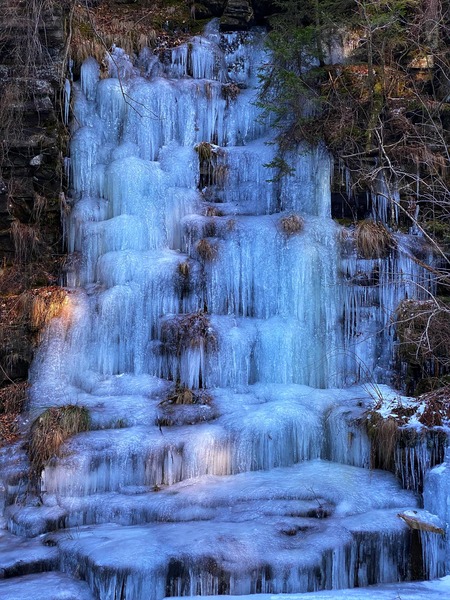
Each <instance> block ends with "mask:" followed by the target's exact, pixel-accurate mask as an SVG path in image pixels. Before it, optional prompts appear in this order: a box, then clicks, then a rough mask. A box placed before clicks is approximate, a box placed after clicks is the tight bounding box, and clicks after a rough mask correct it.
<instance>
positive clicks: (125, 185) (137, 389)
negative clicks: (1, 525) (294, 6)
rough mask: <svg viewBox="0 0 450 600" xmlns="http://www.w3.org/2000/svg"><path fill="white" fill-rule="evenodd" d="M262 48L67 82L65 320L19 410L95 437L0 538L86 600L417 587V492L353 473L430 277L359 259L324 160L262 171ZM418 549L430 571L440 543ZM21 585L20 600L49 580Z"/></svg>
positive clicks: (384, 476)
mask: <svg viewBox="0 0 450 600" xmlns="http://www.w3.org/2000/svg"><path fill="white" fill-rule="evenodd" d="M263 38H264V32H263V31H262V30H258V29H255V30H252V31H250V32H240V33H219V31H218V29H217V27H216V26H215V25H214V24H213V25H210V26H209V27H208V28H207V30H206V32H205V34H204V35H202V36H196V37H194V38H192V39H191V40H189V42H186V43H184V44H181V45H180V46H178V47H177V48H174V49H173V50H171V51H170V52H168V51H166V52H165V53H164V60H160V59H161V56H159V55H158V54H157V53H153V52H152V51H150V50H148V49H145V50H143V51H142V53H141V55H140V56H139V57H137V58H136V60H133V61H132V60H130V59H129V58H128V57H127V55H126V54H125V53H124V52H123V51H122V50H120V49H118V48H116V49H115V50H114V53H113V60H111V61H110V70H109V76H108V77H107V78H103V79H101V78H100V70H99V65H98V64H97V62H96V61H95V60H94V59H92V58H90V59H88V60H86V61H85V62H84V63H83V65H82V68H81V80H80V82H78V83H75V84H74V85H73V89H72V91H70V88H67V89H66V96H67V98H70V96H72V102H73V116H74V118H73V120H72V141H71V151H70V161H69V162H70V204H71V207H70V208H71V210H70V213H69V214H68V215H67V217H66V219H65V235H66V239H67V246H68V249H69V253H70V255H69V260H68V262H67V268H66V274H65V276H66V285H67V288H66V289H67V306H66V307H65V310H64V313H62V314H61V315H60V316H59V317H57V318H55V319H53V321H52V322H51V324H50V325H49V327H48V329H47V330H46V332H45V334H44V336H43V339H42V343H41V347H40V350H39V353H38V355H37V357H36V359H35V361H34V366H33V372H32V387H31V400H30V414H31V418H36V417H37V416H39V415H40V414H41V413H42V412H43V411H44V410H45V409H46V408H48V407H49V406H59V407H64V406H67V405H70V404H75V405H78V406H84V407H86V408H87V409H88V410H89V413H90V430H89V431H87V432H85V433H81V434H79V435H77V436H75V437H74V438H73V439H71V440H70V441H68V442H67V443H66V444H65V445H64V447H63V449H62V451H61V452H60V456H58V457H57V458H56V457H55V458H54V459H52V460H51V461H50V462H49V464H48V465H47V466H46V468H45V469H44V471H43V473H42V478H41V489H40V502H39V503H37V502H36V503H35V504H30V505H28V506H26V507H23V506H19V505H18V504H14V501H13V499H14V497H15V495H17V493H18V491H17V488H14V487H10V488H9V489H8V490H7V491H5V494H4V496H5V504H6V506H7V508H6V511H5V516H6V519H7V524H8V529H9V534H8V535H10V536H11V538H14V539H16V536H22V537H23V538H30V539H29V542H28V543H29V544H30V548H31V550H30V552H31V551H33V552H36V553H38V550H37V548H40V547H41V546H39V544H40V541H41V540H42V541H44V542H45V552H44V551H42V550H39V552H41V553H42V552H43V554H42V557H41V554H39V557H41V558H39V557H38V558H36V561H38V563H39V565H41V567H40V570H43V571H47V570H51V569H54V570H59V571H62V572H63V573H62V574H61V578H66V577H71V576H73V577H74V578H80V579H81V580H83V581H84V582H86V584H87V586H88V587H80V591H79V592H78V593H79V597H80V598H88V597H90V594H92V597H93V598H96V599H99V600H111V599H112V598H115V599H117V600H143V599H144V598H145V600H149V599H151V600H160V599H161V598H163V597H165V596H180V595H183V596H191V595H197V594H200V595H213V594H239V595H242V594H255V593H270V594H276V593H300V592H308V591H316V590H322V589H340V588H348V587H359V588H362V587H365V586H368V585H371V584H380V583H391V582H398V581H407V580H410V579H411V578H413V577H414V576H416V575H417V573H415V572H414V566H413V565H412V564H411V552H412V548H413V547H414V545H417V544H418V538H417V536H415V535H414V534H412V533H411V530H410V529H409V528H408V527H407V525H406V524H405V523H404V522H403V521H402V520H401V519H399V518H398V516H397V515H398V513H399V512H400V511H402V510H406V509H415V508H417V506H418V503H419V500H418V498H417V496H416V495H415V494H414V493H413V492H411V491H406V490H403V489H402V488H401V485H400V483H399V482H398V481H397V480H396V479H395V477H394V476H393V475H392V474H390V473H387V472H382V471H377V470H371V469H370V468H369V467H370V441H369V439H368V437H367V434H366V432H365V429H364V428H363V427H361V426H359V425H358V423H359V421H361V420H362V416H363V414H364V411H365V410H366V409H367V407H368V406H369V404H371V403H372V401H373V398H372V397H371V394H370V388H367V387H364V386H361V385H360V383H361V381H363V380H364V377H365V376H366V375H367V372H370V373H373V374H374V375H373V377H375V378H376V379H377V380H378V381H379V382H381V385H380V386H379V387H378V388H377V389H378V390H381V391H382V390H383V388H384V386H383V385H382V384H383V383H384V382H385V380H386V379H387V378H388V377H387V373H388V370H389V368H390V361H391V359H392V352H391V350H392V332H391V331H390V330H389V326H390V322H389V315H390V314H392V311H393V310H394V309H395V306H396V304H397V303H398V301H399V300H400V299H401V298H403V297H421V296H420V294H426V293H427V290H432V289H433V285H434V284H433V281H432V279H431V277H429V276H427V275H426V274H425V271H423V270H421V267H419V266H417V264H416V262H415V261H414V260H412V259H411V256H410V253H409V252H408V248H407V247H406V246H405V244H406V242H404V240H403V239H402V236H400V235H399V236H398V244H397V249H396V250H395V252H393V253H392V255H391V256H390V258H387V259H375V260H373V261H367V260H366V261H363V260H361V259H360V258H358V257H357V256H356V253H355V252H354V248H353V249H352V247H351V246H349V245H348V243H347V242H345V241H344V242H343V240H342V232H341V228H340V227H339V226H338V225H337V224H336V223H335V222H334V221H333V220H332V219H331V215H330V177H331V160H330V157H329V155H328V154H327V152H326V150H325V148H323V147H322V146H320V145H319V146H318V147H317V148H315V149H308V148H306V147H302V148H299V149H298V151H297V152H292V153H291V155H290V156H288V160H289V161H290V163H291V165H292V169H293V174H292V176H290V177H287V178H284V179H281V180H278V178H277V176H276V175H277V173H276V172H275V171H274V169H271V168H268V167H266V166H264V165H267V164H268V163H270V162H271V161H272V160H273V158H274V156H275V152H276V149H275V147H274V145H273V144H270V142H271V141H272V140H273V137H274V133H273V131H272V130H271V127H270V122H269V121H268V120H266V121H264V120H262V118H261V116H260V114H259V109H258V107H257V103H256V98H257V87H258V69H259V67H260V66H261V65H262V64H263V63H264V62H265V61H267V60H268V56H267V54H266V50H265V48H264V44H263ZM268 142H269V143H268ZM394 271H397V272H400V273H402V275H399V276H397V277H394V276H393V272H394ZM374 273H376V278H377V285H376V286H370V285H368V284H367V282H366V281H365V280H364V281H362V280H363V279H364V278H366V279H369V278H372V279H373V278H374V277H375V275H374ZM394 279H395V281H394ZM419 289H420V290H421V291H420V292H419V291H418V290H419ZM361 365H363V367H362V366H361ZM358 382H359V384H358ZM355 383H356V385H353V386H352V387H349V388H345V386H346V385H347V384H355ZM372 383H373V382H372ZM434 476H436V475H434ZM49 532H52V533H49ZM5 535H6V534H5ZM8 539H9V538H8ZM21 539H22V538H21ZM24 543H25V542H24ZM423 545H424V563H425V564H426V565H428V567H427V568H428V572H429V574H431V576H433V577H439V576H442V575H443V574H444V572H445V560H442V559H441V558H439V559H438V558H436V559H434V558H433V556H434V554H436V553H438V554H439V553H441V554H442V549H441V548H440V547H439V548H438V547H437V546H436V545H433V544H432V543H431V542H430V543H428V542H427V543H425V542H424V544H423ZM11 547H14V548H15V546H11ZM428 550H429V553H428V554H427V552H428ZM433 553H434V554H433ZM10 555H11V558H10V561H11V565H12V566H11V569H13V568H14V565H16V563H17V561H18V560H19V559H18V557H19V555H20V549H19V550H17V551H16V554H14V551H13V550H11V553H10ZM8 556H9V555H8ZM36 556H38V554H36ZM430 556H431V558H430ZM439 556H440V554H439ZM447 559H448V557H447ZM39 561H41V562H39ZM45 561H46V562H45ZM430 561H431V562H432V563H433V564H432V566H430ZM8 564H9V563H8ZM42 565H45V566H42ZM38 570H39V569H38ZM11 572H13V571H11ZM27 577H29V579H27V580H26V581H24V583H23V585H24V588H23V589H26V590H28V591H27V593H28V594H30V597H32V596H34V594H33V592H32V589H33V585H36V586H38V585H39V583H38V582H39V581H41V582H42V585H44V586H45V585H48V586H50V587H49V589H52V588H51V585H54V586H56V585H59V583H58V584H57V583H56V582H57V581H59V580H58V579H57V576H56V574H55V577H50V576H42V579H41V580H40V579H39V577H38V576H35V579H33V577H32V576H31V575H30V576H28V575H27ZM35 581H36V583H34V582H35ZM61 581H63V579H62V580H61ZM71 581H72V580H71ZM49 582H50V583H49ZM52 582H53V583H52ZM71 585H72V584H71ZM77 585H78V583H77ZM83 585H84V584H83ZM1 586H2V584H1V583H0V595H1V589H2V587H1ZM73 586H74V589H75V587H76V585H75V582H74V583H73ZM6 589H10V588H6V587H5V590H6ZM29 590H31V591H29ZM74 593H75V592H74ZM36 597H37V596H36ZM39 597H40V596H39ZM77 597H78V596H77Z"/></svg>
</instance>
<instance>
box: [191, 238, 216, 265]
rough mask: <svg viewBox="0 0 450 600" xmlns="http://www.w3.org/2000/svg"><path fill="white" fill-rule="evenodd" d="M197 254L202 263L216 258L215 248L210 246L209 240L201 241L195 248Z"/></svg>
mask: <svg viewBox="0 0 450 600" xmlns="http://www.w3.org/2000/svg"><path fill="white" fill-rule="evenodd" d="M196 250H197V254H198V255H199V256H200V258H201V259H202V260H204V261H207V262H210V261H212V260H214V259H215V258H216V257H217V246H215V245H214V244H211V242H210V241H209V240H206V239H202V240H200V241H199V242H198V243H197V246H196Z"/></svg>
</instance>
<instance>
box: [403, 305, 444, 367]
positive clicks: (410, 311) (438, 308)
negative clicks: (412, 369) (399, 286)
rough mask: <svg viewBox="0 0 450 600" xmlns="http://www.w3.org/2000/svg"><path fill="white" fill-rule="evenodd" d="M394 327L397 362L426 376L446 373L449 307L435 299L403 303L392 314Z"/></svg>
mask: <svg viewBox="0 0 450 600" xmlns="http://www.w3.org/2000/svg"><path fill="white" fill-rule="evenodd" d="M395 326H396V332H397V338H398V342H399V343H398V348H397V352H398V355H399V357H400V359H401V360H403V361H405V362H407V363H409V364H414V365H418V366H420V367H421V368H422V369H423V371H424V373H427V374H428V376H430V375H437V376H439V375H441V376H442V375H445V374H446V373H448V372H449V370H450V307H449V306H448V305H447V304H445V303H443V302H441V301H440V300H439V299H437V298H435V299H433V300H424V301H419V300H403V302H401V303H400V304H399V306H398V308H397V311H396V318H395ZM427 362H428V363H429V364H428V365H427V364H426V363H427Z"/></svg>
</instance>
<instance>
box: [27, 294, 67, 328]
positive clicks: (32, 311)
mask: <svg viewBox="0 0 450 600" xmlns="http://www.w3.org/2000/svg"><path fill="white" fill-rule="evenodd" d="M21 304H22V308H23V313H24V314H28V315H29V324H30V327H31V329H32V330H33V331H40V330H41V329H42V328H43V327H45V326H46V325H48V323H50V321H51V320H52V319H53V318H54V317H58V316H59V315H61V313H62V311H63V310H64V308H65V307H66V306H67V304H68V293H67V291H66V290H64V289H62V288H60V287H57V286H49V287H44V288H37V289H34V290H28V291H27V292H25V293H23V294H22V296H21Z"/></svg>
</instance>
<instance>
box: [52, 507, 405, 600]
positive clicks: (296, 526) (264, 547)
mask: <svg viewBox="0 0 450 600" xmlns="http://www.w3.org/2000/svg"><path fill="white" fill-rule="evenodd" d="M405 528H406V526H405V525H404V524H403V523H402V522H401V521H400V519H398V517H397V516H396V514H395V512H392V511H389V510H382V511H374V512H370V513H367V514H366V515H364V517H363V518H362V517H361V515H359V516H358V519H357V520H355V519H354V518H352V517H350V518H345V517H344V518H342V519H340V520H339V521H332V522H330V521H329V520H327V519H323V520H317V519H313V520H312V519H309V520H308V519H301V518H298V517H292V516H280V515H277V516H276V517H268V516H267V515H258V514H254V513H253V514H252V515H251V516H250V518H249V520H246V521H244V522H243V521H242V519H239V517H238V518H233V517H232V516H230V517H229V518H228V519H227V516H224V517H223V518H222V519H221V520H216V521H209V522H208V523H201V524H199V523H179V522H178V523H157V524H153V525H145V526H137V527H121V526H117V525H111V524H109V525H99V526H93V527H86V528H84V527H83V528H79V529H77V530H76V535H75V536H73V537H71V536H68V535H67V534H64V533H63V532H62V533H61V534H51V535H50V538H49V539H51V540H52V542H56V544H57V545H58V548H59V550H60V553H61V564H62V568H63V570H64V571H66V572H69V573H74V572H76V573H77V574H78V575H79V576H81V577H82V578H84V579H86V580H87V581H88V583H89V584H90V587H91V588H92V589H95V590H96V592H97V594H98V598H99V600H109V599H110V598H112V597H113V593H114V591H115V590H126V598H127V600H140V599H142V598H147V599H149V600H153V599H155V600H157V599H159V598H162V597H164V596H167V595H169V596H173V595H183V596H193V595H198V594H200V595H209V594H219V593H220V594H227V593H229V594H251V593H256V592H260V593H281V592H284V593H292V592H294V591H295V592H299V591H312V590H317V589H324V588H325V589H326V588H342V587H353V586H364V585H369V584H371V583H380V582H391V581H397V580H398V579H405V578H406V579H408V577H409V576H410V569H409V559H410V557H409V537H410V534H409V531H408V530H407V529H406V530H405ZM361 530H363V531H364V535H361Z"/></svg>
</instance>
